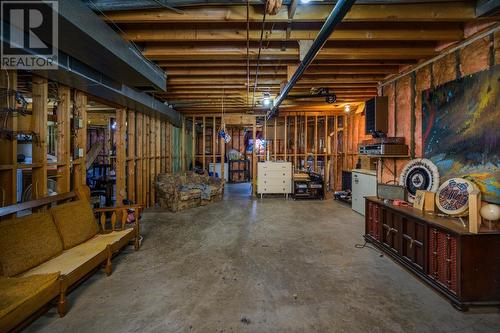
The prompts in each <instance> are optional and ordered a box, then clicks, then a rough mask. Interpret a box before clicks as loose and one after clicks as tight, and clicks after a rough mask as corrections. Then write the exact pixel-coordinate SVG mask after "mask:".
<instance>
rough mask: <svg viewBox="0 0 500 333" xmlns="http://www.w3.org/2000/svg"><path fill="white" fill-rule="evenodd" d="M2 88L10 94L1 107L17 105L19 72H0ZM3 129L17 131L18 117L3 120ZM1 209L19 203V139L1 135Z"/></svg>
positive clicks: (4, 96) (0, 100)
mask: <svg viewBox="0 0 500 333" xmlns="http://www.w3.org/2000/svg"><path fill="white" fill-rule="evenodd" d="M0 87H1V88H2V89H4V91H9V90H10V91H9V93H6V94H4V95H3V96H2V97H1V98H0V107H1V108H6V107H8V106H9V107H13V106H14V105H16V96H15V94H12V93H11V92H13V91H17V71H11V70H2V71H0ZM3 121H4V123H3V124H2V127H6V129H8V130H12V131H17V117H7V119H4V118H3ZM0 151H1V154H0V167H1V170H0V200H1V201H0V207H3V206H8V205H13V204H15V203H17V190H18V189H17V137H16V136H15V135H14V136H13V137H12V138H7V137H5V136H4V135H0Z"/></svg>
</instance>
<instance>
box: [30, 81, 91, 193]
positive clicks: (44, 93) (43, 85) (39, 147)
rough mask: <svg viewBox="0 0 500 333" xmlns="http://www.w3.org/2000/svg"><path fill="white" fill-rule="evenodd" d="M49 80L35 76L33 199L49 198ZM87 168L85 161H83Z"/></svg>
mask: <svg viewBox="0 0 500 333" xmlns="http://www.w3.org/2000/svg"><path fill="white" fill-rule="evenodd" d="M47 99H48V82H47V79H45V78H42V77H39V76H33V109H32V115H31V129H32V130H33V132H34V133H36V135H37V136H38V138H37V139H33V144H32V155H33V159H32V161H33V162H32V178H31V179H32V188H31V197H32V199H38V198H43V197H45V196H47V126H48V125H47V108H48V105H47ZM83 166H84V167H85V160H84V161H83Z"/></svg>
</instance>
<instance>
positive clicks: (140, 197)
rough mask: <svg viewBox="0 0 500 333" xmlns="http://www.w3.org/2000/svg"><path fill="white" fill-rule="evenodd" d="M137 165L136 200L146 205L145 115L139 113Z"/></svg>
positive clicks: (137, 124)
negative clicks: (144, 173) (144, 181)
mask: <svg viewBox="0 0 500 333" xmlns="http://www.w3.org/2000/svg"><path fill="white" fill-rule="evenodd" d="M136 134H137V137H136V143H137V145H136V155H137V156H136V161H137V163H136V165H135V170H136V172H135V176H136V178H135V183H136V201H137V203H138V204H141V205H145V204H146V202H145V200H144V183H143V179H144V178H143V172H144V115H143V114H142V113H137V123H136Z"/></svg>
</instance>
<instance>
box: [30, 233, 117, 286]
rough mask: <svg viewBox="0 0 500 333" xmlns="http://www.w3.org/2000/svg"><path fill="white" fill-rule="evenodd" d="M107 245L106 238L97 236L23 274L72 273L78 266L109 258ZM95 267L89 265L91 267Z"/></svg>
mask: <svg viewBox="0 0 500 333" xmlns="http://www.w3.org/2000/svg"><path fill="white" fill-rule="evenodd" d="M94 239H96V241H93V240H94ZM107 245H108V242H106V240H105V239H102V240H100V241H99V240H97V236H96V237H94V238H92V239H91V240H88V241H86V242H85V243H82V244H79V245H77V246H74V247H72V248H71V249H69V250H65V251H64V252H63V253H62V254H61V255H59V256H57V257H55V258H53V259H51V260H49V261H47V262H44V263H43V264H41V265H39V266H37V267H35V268H33V269H31V270H29V271H27V272H26V273H24V274H23V276H31V275H35V274H48V273H56V272H60V273H61V275H70V274H71V273H73V272H75V271H76V270H77V269H78V268H80V267H82V266H84V265H85V264H86V263H89V262H92V261H93V260H97V261H104V260H105V259H106V258H107V251H106V247H107ZM94 267H95V266H94ZM94 267H90V266H89V269H92V268H94ZM85 271H88V270H85Z"/></svg>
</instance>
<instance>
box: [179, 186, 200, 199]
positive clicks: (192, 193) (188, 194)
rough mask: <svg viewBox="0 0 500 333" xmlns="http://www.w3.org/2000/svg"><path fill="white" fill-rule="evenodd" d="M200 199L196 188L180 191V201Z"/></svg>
mask: <svg viewBox="0 0 500 333" xmlns="http://www.w3.org/2000/svg"><path fill="white" fill-rule="evenodd" d="M200 197H201V190H199V189H197V188H193V189H187V188H186V189H181V191H180V200H182V201H186V200H191V199H199V198H200Z"/></svg>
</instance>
